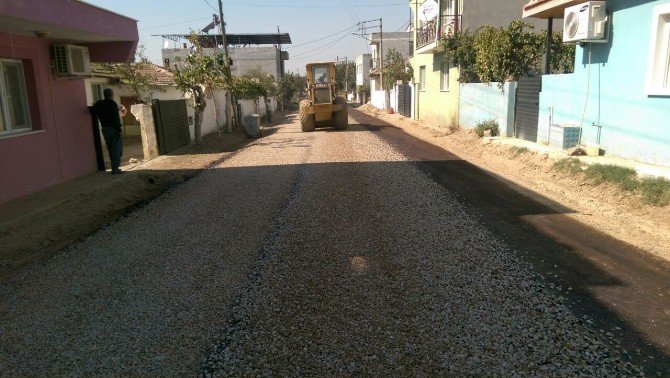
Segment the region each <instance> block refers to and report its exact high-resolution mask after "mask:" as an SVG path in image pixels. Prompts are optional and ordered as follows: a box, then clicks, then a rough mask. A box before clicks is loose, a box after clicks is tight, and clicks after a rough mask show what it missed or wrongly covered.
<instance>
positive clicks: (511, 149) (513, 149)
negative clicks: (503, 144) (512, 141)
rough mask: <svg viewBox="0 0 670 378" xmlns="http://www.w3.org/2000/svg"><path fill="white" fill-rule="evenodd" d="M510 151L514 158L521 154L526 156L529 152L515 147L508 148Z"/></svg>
mask: <svg viewBox="0 0 670 378" xmlns="http://www.w3.org/2000/svg"><path fill="white" fill-rule="evenodd" d="M510 151H512V152H513V153H514V157H517V156H519V155H521V154H527V153H528V152H529V150H528V148H526V147H517V146H512V147H510Z"/></svg>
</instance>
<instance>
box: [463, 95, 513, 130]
mask: <svg viewBox="0 0 670 378" xmlns="http://www.w3.org/2000/svg"><path fill="white" fill-rule="evenodd" d="M460 86H461V88H460V97H459V99H458V107H459V109H458V117H459V119H458V123H459V125H460V127H462V128H465V129H473V128H475V126H477V124H478V123H479V122H482V121H487V120H490V119H495V120H496V121H498V126H499V128H500V135H501V136H507V137H511V136H513V135H514V100H515V98H514V94H515V93H516V82H512V83H505V86H504V87H503V90H501V89H500V88H498V83H491V84H483V83H469V84H460Z"/></svg>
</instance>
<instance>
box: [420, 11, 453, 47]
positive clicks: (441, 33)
mask: <svg viewBox="0 0 670 378" xmlns="http://www.w3.org/2000/svg"><path fill="white" fill-rule="evenodd" d="M437 21H438V20H437V18H436V19H433V20H430V21H428V22H426V23H425V24H423V25H422V26H420V27H419V28H418V29H417V30H416V48H417V49H420V48H422V47H425V46H428V45H430V44H431V43H434V42H436V41H437V40H439V39H440V38H444V37H447V36H449V35H453V34H454V33H456V32H458V31H460V30H461V26H462V25H463V22H462V21H463V16H462V15H460V14H459V15H442V16H441V17H440V22H439V23H438V22H437Z"/></svg>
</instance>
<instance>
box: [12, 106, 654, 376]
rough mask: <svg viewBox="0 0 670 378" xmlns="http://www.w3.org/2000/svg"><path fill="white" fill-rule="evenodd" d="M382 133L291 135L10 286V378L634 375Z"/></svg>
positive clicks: (619, 354) (583, 318)
mask: <svg viewBox="0 0 670 378" xmlns="http://www.w3.org/2000/svg"><path fill="white" fill-rule="evenodd" d="M353 113H354V115H355V119H359V120H361V119H362V118H360V117H361V115H360V114H357V113H356V112H355V111H354V112H353ZM363 123H370V122H368V121H367V120H363ZM380 130H383V128H375V127H374V126H365V125H358V124H354V125H352V126H351V128H350V130H349V131H346V132H335V131H332V130H319V131H317V132H314V133H301V132H300V128H299V126H298V125H297V124H295V123H294V124H289V125H284V126H282V127H280V128H279V130H278V132H276V133H275V134H273V135H271V136H269V137H266V138H264V139H262V140H259V141H257V142H256V143H254V144H253V145H251V146H250V147H248V148H247V149H245V150H243V151H241V152H240V153H238V154H236V155H235V156H233V157H232V158H230V159H229V160H226V161H225V162H223V163H221V164H219V165H218V166H216V167H214V168H212V169H210V170H208V171H207V172H205V173H204V174H202V175H200V176H198V177H197V178H195V179H193V180H191V181H189V182H187V183H185V184H183V185H181V186H179V187H177V188H176V189H174V190H172V191H170V192H169V193H167V194H166V195H164V196H162V197H160V198H159V199H157V200H156V201H154V202H152V203H150V204H148V205H147V206H145V207H144V208H141V209H139V210H137V211H136V212H134V213H133V214H132V215H130V216H129V217H127V218H125V219H122V220H120V221H119V222H117V223H114V224H112V225H110V226H109V227H107V228H105V229H104V230H101V231H100V232H98V233H96V234H94V235H92V236H91V237H89V238H88V239H86V240H84V241H82V242H80V243H78V244H77V245H74V246H72V247H71V248H69V249H68V250H66V251H63V252H62V253H60V254H58V255H57V256H55V257H54V258H52V259H51V260H49V261H47V262H46V263H44V264H41V265H40V266H37V267H35V268H33V269H31V270H29V271H27V272H25V273H23V274H21V275H19V276H17V277H15V278H14V279H13V280H12V281H11V282H9V283H8V284H7V285H4V286H3V287H0V375H8V376H9V375H17V374H19V375H25V374H34V375H41V374H52V375H53V374H55V375H60V374H63V373H69V374H73V375H91V374H96V373H105V374H126V375H127V374H158V375H177V374H179V375H183V374H188V373H194V372H196V373H197V372H200V373H205V374H210V373H213V374H222V375H240V374H245V375H250V374H260V375H269V374H281V375H323V374H336V375H340V374H343V375H350V374H371V375H388V374H392V375H419V374H421V375H423V374H437V373H443V374H445V373H446V374H463V373H470V374H476V375H479V374H486V375H492V374H501V375H512V373H514V372H516V373H520V374H523V375H530V374H533V373H535V374H541V375H546V374H551V373H554V374H559V375H575V374H578V373H582V374H589V375H611V374H625V375H630V374H635V373H637V372H639V370H638V368H637V367H636V366H633V365H632V364H631V363H629V361H630V360H632V361H634V362H636V363H638V362H642V360H641V359H639V358H637V357H635V358H632V359H631V357H628V355H627V353H626V351H625V350H623V349H622V348H621V347H620V346H619V345H618V343H617V339H618V338H619V337H617V336H612V337H608V335H607V334H605V333H601V332H599V330H598V329H597V328H594V325H595V324H597V322H598V319H597V318H590V317H588V316H587V315H584V314H582V313H579V312H578V311H574V308H573V307H572V306H573V304H572V303H571V302H570V301H569V300H567V301H566V300H565V298H562V297H561V296H562V293H561V292H560V291H558V290H556V289H555V287H554V285H553V283H552V282H551V280H546V279H542V278H541V277H538V276H537V275H536V274H535V272H534V271H533V270H532V268H531V266H530V264H529V263H528V261H527V259H526V258H524V254H523V253H521V252H519V251H518V248H516V246H515V245H512V244H510V243H508V242H507V241H506V235H501V234H497V233H496V231H497V230H496V228H495V227H491V225H489V224H487V223H486V222H483V221H481V217H480V214H479V213H477V208H474V209H473V208H471V207H470V206H469V205H468V203H467V202H465V201H463V199H462V198H460V196H461V195H462V194H463V193H460V192H459V191H458V190H453V189H451V190H450V189H449V188H448V187H445V185H444V182H443V180H444V177H441V178H437V179H435V177H432V176H433V175H432V174H431V172H430V171H426V170H425V169H423V168H424V167H422V165H421V164H419V163H417V162H416V161H412V160H414V159H410V158H408V156H407V155H408V154H407V153H405V154H403V153H401V152H402V148H400V147H399V145H397V146H396V147H393V144H394V143H397V142H398V141H399V140H400V139H398V138H399V137H398V135H396V136H395V137H396V138H395V139H392V138H391V137H390V136H389V135H388V134H385V132H380ZM403 138H405V141H406V143H409V144H411V143H415V144H417V146H419V147H425V146H423V145H421V144H420V143H419V142H417V141H416V140H413V139H411V138H409V137H407V136H403ZM389 143H390V144H389ZM401 144H402V143H401ZM454 179H456V178H454ZM459 179H460V178H459ZM568 299H569V298H568ZM624 341H625V340H624ZM633 354H634V353H633ZM661 354H662V353H661ZM645 367H646V368H647V372H648V373H649V372H651V373H654V372H655V371H651V370H649V369H652V370H654V369H656V370H658V369H662V368H664V366H662V365H658V364H656V365H649V366H645Z"/></svg>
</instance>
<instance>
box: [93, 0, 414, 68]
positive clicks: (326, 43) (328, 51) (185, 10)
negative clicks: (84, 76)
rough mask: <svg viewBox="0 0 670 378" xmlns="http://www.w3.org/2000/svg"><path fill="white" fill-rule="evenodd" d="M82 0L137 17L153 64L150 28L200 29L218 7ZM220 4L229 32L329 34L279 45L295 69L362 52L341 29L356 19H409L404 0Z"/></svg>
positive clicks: (179, 0)
mask: <svg viewBox="0 0 670 378" xmlns="http://www.w3.org/2000/svg"><path fill="white" fill-rule="evenodd" d="M85 1H87V2H89V3H91V4H94V5H97V6H100V7H103V8H106V9H109V10H112V11H114V12H117V13H121V14H123V15H126V16H129V17H132V18H135V19H137V20H138V21H139V23H138V29H139V32H140V43H142V44H144V46H145V47H146V52H147V55H148V56H149V58H150V59H151V60H152V61H153V62H154V63H157V64H160V63H161V53H160V50H161V48H162V44H163V40H162V38H161V37H152V36H151V35H152V34H170V33H175V34H179V33H188V32H189V30H190V29H202V28H203V27H204V26H205V25H207V24H208V23H209V22H210V21H211V18H212V14H213V13H214V9H213V8H216V9H217V10H218V5H217V0H132V1H129V0H124V1H119V0H85ZM210 5H211V6H210ZM223 7H224V8H223V11H224V16H225V18H226V22H227V24H226V28H227V32H229V33H274V32H276V31H277V27H279V29H280V30H281V32H285V33H290V34H291V40H292V42H293V45H301V44H304V43H306V42H310V41H314V40H317V39H321V38H322V37H326V36H329V35H330V36H329V37H327V38H325V39H322V40H319V41H317V42H314V43H309V44H306V45H303V46H296V47H291V46H290V45H289V46H285V50H287V51H289V54H290V57H291V59H290V60H289V61H288V62H287V70H290V71H299V72H300V73H304V67H305V64H306V63H309V62H310V61H329V60H335V58H336V57H337V56H339V57H340V58H342V57H345V56H346V57H348V58H349V59H350V60H353V59H354V58H355V57H356V55H358V54H361V53H366V52H368V43H367V41H366V40H365V39H363V38H361V37H358V36H355V35H352V34H350V31H348V30H346V29H347V28H349V27H353V25H354V24H355V23H356V22H358V21H364V20H371V19H378V18H382V19H383V23H384V31H399V30H401V28H403V27H406V26H407V22H408V20H409V6H408V1H406V0H385V1H384V0H331V1H325V0H311V1H310V0H294V1H285V0H281V1H280V0H223ZM217 13H218V11H217ZM343 30H344V31H343ZM352 31H354V30H353V29H352ZM374 31H377V30H374Z"/></svg>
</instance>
